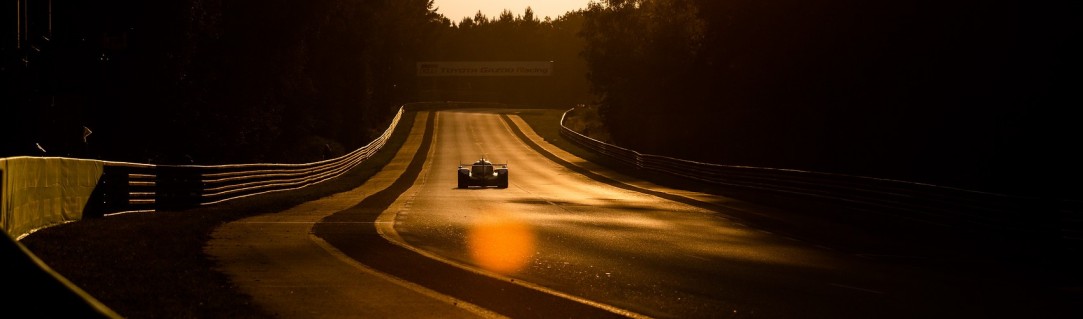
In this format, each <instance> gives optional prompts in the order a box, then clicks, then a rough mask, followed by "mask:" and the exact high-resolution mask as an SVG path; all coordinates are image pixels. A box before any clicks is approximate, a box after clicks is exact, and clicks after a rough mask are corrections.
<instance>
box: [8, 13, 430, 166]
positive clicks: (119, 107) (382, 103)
mask: <svg viewBox="0 0 1083 319" xmlns="http://www.w3.org/2000/svg"><path fill="white" fill-rule="evenodd" d="M53 6H54V7H53V8H45V7H32V8H30V11H29V16H30V17H31V19H28V20H27V22H28V24H29V28H28V29H27V30H29V32H27V34H26V35H27V39H26V41H20V42H19V43H18V47H16V46H14V45H15V43H14V41H12V43H4V44H3V46H2V50H3V58H4V60H3V61H2V62H3V69H0V73H2V78H3V81H4V82H3V84H4V88H5V89H4V94H3V96H2V98H3V101H4V102H3V104H4V107H3V111H4V123H3V125H2V126H3V127H4V129H3V131H2V132H0V133H3V142H2V144H0V156H13V155H45V156H69V157H86V158H101V159H108V160H123V161H135V162H152V163H200V164H214V163H227V162H254V161H272V162H302V161H311V160H319V159H323V158H324V157H326V156H328V155H335V154H340V153H341V152H343V151H344V150H348V149H352V148H355V147H358V146H361V144H362V143H365V142H367V141H369V140H371V138H372V137H373V136H374V135H376V134H378V133H379V131H380V130H381V129H382V128H384V127H386V124H387V121H388V120H389V119H390V116H391V115H393V114H394V113H393V112H394V109H395V108H396V107H397V106H398V104H399V103H401V102H402V101H403V94H402V93H400V92H396V91H395V87H394V85H393V84H392V82H389V81H386V80H385V79H390V78H393V76H394V75H396V74H395V73H394V72H395V71H394V70H395V69H394V68H392V67H390V66H393V65H396V64H403V63H405V62H404V61H409V62H410V64H411V65H412V63H413V62H412V61H413V60H415V58H414V57H413V56H414V54H416V52H418V47H419V46H420V44H421V43H420V42H419V41H417V40H416V39H418V36H417V35H418V34H425V33H426V32H427V31H426V30H425V28H429V27H430V26H431V25H434V24H433V23H437V22H440V20H439V19H440V17H439V16H438V15H435V14H434V13H433V12H432V11H431V2H430V1H428V0H411V1H402V0H395V1H392V0H374V1H349V0H319V1H304V2H298V1H283V0H272V1H253V0H240V1H222V0H172V1H132V0H109V1H91V2H86V1H84V2H78V1H77V2H65V3H56V4H54V5H53ZM47 9H48V10H50V11H51V16H49V15H47V13H46V10H47ZM12 16H14V12H13V13H12ZM435 25H440V24H438V23H437V24H435ZM12 38H15V37H14V35H13V36H12ZM411 68H412V66H411ZM84 127H86V128H87V129H89V130H90V131H91V132H92V133H91V135H90V136H88V137H87V138H86V139H85V141H84V138H83V134H84ZM39 145H40V146H41V149H39V148H38V146H39ZM42 150H44V151H42Z"/></svg>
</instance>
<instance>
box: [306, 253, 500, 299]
mask: <svg viewBox="0 0 1083 319" xmlns="http://www.w3.org/2000/svg"><path fill="white" fill-rule="evenodd" d="M308 238H310V239H311V240H312V242H314V243H316V245H317V246H320V247H321V248H323V249H324V250H325V251H327V253H329V254H331V255H332V256H335V258H338V259H339V260H341V261H342V262H344V263H346V264H348V265H350V266H353V267H354V268H357V269H358V270H361V271H363V272H366V273H369V274H372V275H375V276H377V277H381V278H383V279H385V280H387V281H390V282H392V283H394V284H397V285H399V286H402V287H403V288H406V289H410V290H413V291H416V292H418V293H420V294H422V295H425V296H428V297H430V298H433V299H436V300H439V301H442V302H445V303H448V304H451V305H453V306H455V307H459V308H462V309H463V310H466V311H470V312H473V313H475V314H477V315H479V316H482V317H484V318H507V317H506V316H503V315H500V314H498V313H495V312H492V311H490V310H489V309H485V308H482V307H480V306H478V305H475V304H472V303H469V302H466V301H462V300H460V299H457V298H455V297H452V296H448V295H445V294H442V293H439V292H436V291H434V290H432V289H429V288H425V286H422V285H418V284H415V283H413V282H410V281H407V280H404V279H402V278H399V277H395V276H392V275H389V274H386V273H383V272H381V271H379V270H376V269H372V268H369V267H368V266H365V264H362V263H360V262H358V261H356V260H354V259H353V258H350V257H349V256H346V254H344V253H343V252H342V251H340V250H338V249H337V248H335V247H334V246H332V245H331V244H330V243H328V242H326V241H324V240H323V239H322V238H319V237H317V236H316V235H315V234H309V235H308Z"/></svg>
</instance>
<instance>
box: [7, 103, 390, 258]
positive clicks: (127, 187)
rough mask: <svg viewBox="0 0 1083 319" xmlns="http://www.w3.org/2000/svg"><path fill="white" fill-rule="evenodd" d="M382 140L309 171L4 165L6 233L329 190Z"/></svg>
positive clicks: (56, 161)
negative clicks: (316, 187) (328, 184)
mask: <svg viewBox="0 0 1083 319" xmlns="http://www.w3.org/2000/svg"><path fill="white" fill-rule="evenodd" d="M404 110H405V106H404V107H400V108H399V111H398V113H397V114H396V115H395V117H394V119H393V120H392V121H391V124H390V125H389V126H388V128H387V129H386V130H385V131H384V133H383V134H382V135H380V136H379V137H377V138H376V139H374V140H373V141H372V142H370V143H369V144H368V145H365V146H364V147H361V148H358V149H357V150H354V151H352V152H350V153H348V154H345V155H342V156H340V157H337V158H333V159H328V160H323V161H319V162H313V163H304V164H238V165H152V164H140V163H125V162H111V161H97V160H83V159H69V158H39V157H16V158H6V159H0V170H3V171H4V173H3V175H0V176H2V178H0V183H2V184H3V187H2V189H3V192H4V194H3V195H0V199H2V202H0V227H2V229H3V230H4V231H5V232H7V233H8V234H9V235H11V236H12V237H15V238H17V239H21V238H22V237H24V236H26V235H27V234H29V233H31V232H33V231H34V230H36V229H40V228H44V227H48V226H52V225H55V224H59V223H63V222H69V221H75V220H79V219H81V218H86V217H101V216H106V215H112V214H119V213H127V212H147V211H157V210H175V209H184V208H191V207H197V206H201V205H211V204H216V203H221V202H225V201H229V200H233V199H237V198H242V197H247V196H252V195H257V194H263V193H268V192H277V191H286V190H293V189H299V188H302V187H306V186H309V185H313V184H317V183H321V182H324V181H327V180H330V179H333V178H335V177H338V176H340V175H342V174H345V173H346V172H347V171H349V170H350V169H352V168H354V167H356V166H357V165H358V164H360V163H361V162H363V161H365V160H366V159H368V158H370V157H372V155H373V154H375V153H376V151H378V150H379V149H380V148H382V147H383V146H384V144H386V143H387V139H388V138H389V137H390V136H391V133H392V132H394V130H395V127H396V126H397V125H398V123H399V120H400V119H401V118H402V114H403V112H404Z"/></svg>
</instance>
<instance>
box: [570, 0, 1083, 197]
mask: <svg viewBox="0 0 1083 319" xmlns="http://www.w3.org/2000/svg"><path fill="white" fill-rule="evenodd" d="M1052 10H1053V9H1051V8H1046V7H1042V5H1031V4H1026V3H1022V2H1016V1H971V0H956V1H939V2H923V1H897V0H896V1H856V0H828V1H801V0H778V1H752V0H729V1H714V0H607V1H600V2H595V3H592V4H591V6H590V7H589V8H588V10H586V11H585V18H586V20H585V24H584V27H583V30H582V36H583V38H584V39H585V41H586V47H585V49H584V51H583V56H584V58H585V59H586V60H587V62H588V65H589V78H590V83H591V85H592V88H593V91H594V93H595V94H597V96H599V97H600V99H599V103H600V105H599V107H600V113H601V115H602V118H603V120H604V121H605V122H606V124H607V126H608V127H609V128H610V130H611V134H612V137H613V139H614V140H615V141H616V143H618V144H621V145H624V146H626V147H630V148H632V149H636V150H640V151H641V152H647V153H654V154H664V155H670V156H675V157H681V158H689V159H694V160H700V161H705V162H712V163H722V164H730V165H750V166H761V167H775V168H791V169H807V170H815V171H825V172H835V173H845V174H856V175H865V176H874V177H886V178H897V179H902V180H911V181H922V182H930V183H935V184H942V185H948V186H957V187H967V188H974V189H982V190H992V191H1004V192H1012V193H1028V194H1032V193H1042V192H1047V191H1049V190H1048V188H1051V187H1052V188H1059V187H1060V186H1052V185H1056V184H1054V183H1057V182H1064V181H1066V180H1067V179H1061V178H1063V177H1065V176H1064V174H1066V173H1068V172H1071V171H1073V170H1074V169H1073V168H1072V167H1074V166H1077V165H1075V164H1071V163H1070V162H1068V161H1066V159H1067V158H1069V157H1068V156H1066V155H1067V154H1069V152H1065V151H1064V149H1063V146H1064V145H1067V144H1071V142H1069V141H1070V140H1074V139H1075V138H1073V137H1071V136H1072V135H1073V134H1072V133H1070V132H1069V131H1067V130H1065V129H1064V128H1065V127H1066V126H1069V125H1063V124H1068V123H1065V122H1059V121H1052V120H1056V119H1057V116H1056V115H1055V114H1058V112H1063V111H1059V109H1063V107H1064V106H1065V105H1066V104H1061V103H1064V102H1059V101H1058V100H1056V99H1054V97H1053V96H1054V95H1053V94H1051V93H1054V92H1056V91H1057V90H1063V89H1065V88H1067V85H1068V84H1067V83H1068V81H1067V80H1066V79H1067V78H1066V77H1065V78H1061V77H1059V76H1060V75H1065V74H1067V73H1066V72H1065V71H1064V70H1063V69H1061V67H1062V66H1064V62H1065V61H1066V60H1064V58H1065V55H1059V54H1058V53H1059V52H1058V51H1059V50H1062V49H1064V48H1065V45H1064V44H1063V43H1066V42H1064V41H1065V40H1066V39H1068V38H1070V36H1069V35H1070V34H1071V33H1070V32H1072V31H1068V30H1070V28H1068V23H1069V22H1068V21H1072V20H1071V19H1069V16H1068V15H1067V14H1062V15H1059V16H1058V15H1055V14H1054V15H1048V14H1049V13H1050V12H1052ZM1062 79H1065V80H1064V81H1062ZM1061 97H1064V96H1061ZM1073 100H1077V98H1075V99H1073ZM1059 114H1062V115H1063V114H1066V113H1059ZM1071 132H1076V133H1077V132H1078V131H1077V130H1072V131H1071ZM1075 136H1079V135H1075ZM1061 185H1063V184H1061Z"/></svg>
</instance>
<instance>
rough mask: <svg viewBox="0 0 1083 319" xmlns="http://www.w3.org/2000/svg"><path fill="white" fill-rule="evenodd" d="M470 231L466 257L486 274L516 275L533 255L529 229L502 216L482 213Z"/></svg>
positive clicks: (532, 240) (498, 213)
mask: <svg viewBox="0 0 1083 319" xmlns="http://www.w3.org/2000/svg"><path fill="white" fill-rule="evenodd" d="M479 217H480V220H479V221H478V222H477V223H476V224H474V226H473V227H472V228H471V229H470V234H469V237H467V243H468V245H469V247H470V256H471V257H472V258H473V259H474V261H475V262H476V263H477V264H478V265H479V266H481V267H482V268H485V269H486V270H491V271H495V272H498V273H501V274H512V273H515V272H518V271H519V270H521V269H522V268H523V266H525V265H526V264H527V263H528V262H529V261H530V258H531V256H533V255H534V231H533V230H532V229H531V227H530V226H529V225H527V224H526V223H523V222H522V221H520V220H518V219H515V218H514V217H511V216H510V215H508V214H505V213H502V212H491V211H488V212H484V213H482V214H481V216H479Z"/></svg>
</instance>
